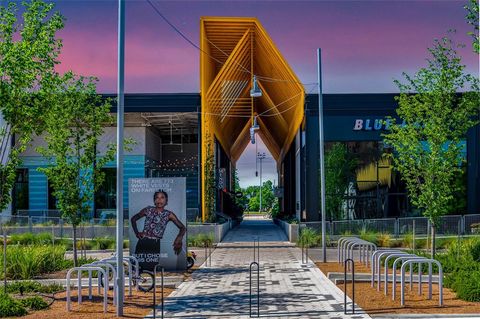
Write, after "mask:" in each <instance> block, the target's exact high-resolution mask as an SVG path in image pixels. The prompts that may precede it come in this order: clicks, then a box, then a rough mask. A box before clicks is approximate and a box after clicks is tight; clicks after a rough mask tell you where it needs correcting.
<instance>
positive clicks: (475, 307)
mask: <svg viewBox="0 0 480 319" xmlns="http://www.w3.org/2000/svg"><path fill="white" fill-rule="evenodd" d="M316 265H317V267H318V268H320V270H321V271H322V272H323V273H324V274H325V275H327V274H328V272H341V273H343V271H344V267H343V265H342V264H339V263H337V262H333V263H316ZM355 273H356V274H358V273H368V274H370V273H371V270H370V268H367V267H366V266H365V265H362V264H360V263H355ZM390 273H391V271H390ZM382 274H383V272H382ZM382 277H383V276H382ZM337 286H338V287H339V288H340V289H341V290H342V291H343V290H344V284H339V285H337ZM406 286H407V287H406V289H405V306H401V305H400V284H397V289H396V299H395V300H392V293H391V291H392V289H391V287H392V286H391V283H389V290H388V296H385V295H384V293H383V282H382V289H381V291H377V287H376V286H375V287H374V288H372V287H371V284H370V282H355V303H356V304H358V305H359V306H360V307H361V308H362V309H363V310H364V311H365V312H367V313H368V314H370V315H372V314H385V313H392V314H427V313H428V314H454V313H455V314H478V313H480V302H468V301H464V300H461V299H459V298H458V297H457V295H456V293H455V292H453V291H452V290H451V289H448V288H445V287H444V288H443V302H444V306H443V307H439V305H438V285H437V284H434V285H433V289H432V290H433V296H432V299H431V300H428V299H427V298H428V284H425V283H424V284H423V285H422V293H423V294H422V295H421V296H418V295H417V291H418V285H417V284H416V283H415V284H414V285H413V290H412V291H410V289H409V287H410V285H409V284H408V285H406ZM347 294H348V296H349V297H350V298H351V297H352V285H351V283H348V285H347ZM349 309H350V308H349Z"/></svg>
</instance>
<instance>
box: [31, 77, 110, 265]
mask: <svg viewBox="0 0 480 319" xmlns="http://www.w3.org/2000/svg"><path fill="white" fill-rule="evenodd" d="M61 82H62V83H63V85H62V90H61V91H60V92H58V96H59V97H60V98H59V100H60V103H55V104H53V105H52V110H51V111H50V112H49V113H48V114H46V116H45V123H46V132H47V135H46V137H45V140H46V141H47V146H46V147H39V148H38V151H39V152H40V153H41V154H42V155H44V156H45V157H46V158H48V159H49V160H50V162H51V165H50V166H48V167H43V168H39V170H40V171H42V172H44V173H45V174H46V175H47V177H48V179H49V181H50V182H51V183H52V186H53V189H54V196H55V197H56V198H57V201H58V204H57V206H58V208H59V209H60V211H61V212H62V217H63V218H65V219H66V220H67V221H68V222H70V223H71V224H72V227H73V256H74V264H75V266H76V265H77V262H78V261H77V245H76V243H77V226H78V225H79V224H80V222H81V221H82V220H83V219H84V218H85V216H86V215H87V213H88V212H90V210H91V207H90V206H89V204H90V203H91V202H92V201H93V195H94V193H95V191H96V190H98V188H99V187H100V185H101V184H102V182H103V179H104V173H102V171H101V170H100V169H101V167H102V166H104V165H105V164H106V163H107V162H109V161H111V160H113V159H114V156H115V146H114V145H113V144H110V145H108V146H107V151H106V152H105V154H104V155H103V156H100V155H99V154H97V150H96V148H95V145H96V144H98V141H99V138H100V136H101V135H102V133H103V127H104V125H106V124H112V123H113V121H112V120H113V119H112V117H111V116H110V114H109V110H110V101H108V100H102V98H101V97H100V95H98V94H97V92H96V79H94V78H86V77H82V76H76V75H74V74H73V73H71V72H68V73H66V74H65V75H64V76H63V77H62V79H61ZM95 161H96V165H94V162H95Z"/></svg>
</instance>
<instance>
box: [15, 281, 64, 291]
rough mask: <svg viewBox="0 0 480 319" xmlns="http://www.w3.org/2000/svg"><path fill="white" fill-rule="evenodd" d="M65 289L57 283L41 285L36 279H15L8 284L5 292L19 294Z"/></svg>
mask: <svg viewBox="0 0 480 319" xmlns="http://www.w3.org/2000/svg"><path fill="white" fill-rule="evenodd" d="M63 290H65V289H64V288H63V286H62V285H60V284H58V283H52V284H49V285H42V284H40V283H39V282H38V281H31V280H28V281H15V282H13V283H10V284H8V286H7V292H9V293H16V294H19V293H21V292H23V293H32V292H41V293H55V292H59V291H63Z"/></svg>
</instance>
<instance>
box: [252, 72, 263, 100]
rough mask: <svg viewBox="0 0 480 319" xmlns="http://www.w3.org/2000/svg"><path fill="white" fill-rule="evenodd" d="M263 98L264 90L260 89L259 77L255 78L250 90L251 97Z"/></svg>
mask: <svg viewBox="0 0 480 319" xmlns="http://www.w3.org/2000/svg"><path fill="white" fill-rule="evenodd" d="M260 96H262V90H260V87H259V86H258V83H257V76H256V75H254V76H253V87H252V89H251V90H250V97H260Z"/></svg>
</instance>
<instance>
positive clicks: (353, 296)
mask: <svg viewBox="0 0 480 319" xmlns="http://www.w3.org/2000/svg"><path fill="white" fill-rule="evenodd" d="M349 262H350V263H351V265H352V314H355V262H354V261H353V259H350V258H349V259H347V260H345V263H344V267H343V284H344V291H343V307H344V308H343V309H344V314H346V315H347V314H348V313H347V264H348V263H349Z"/></svg>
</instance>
